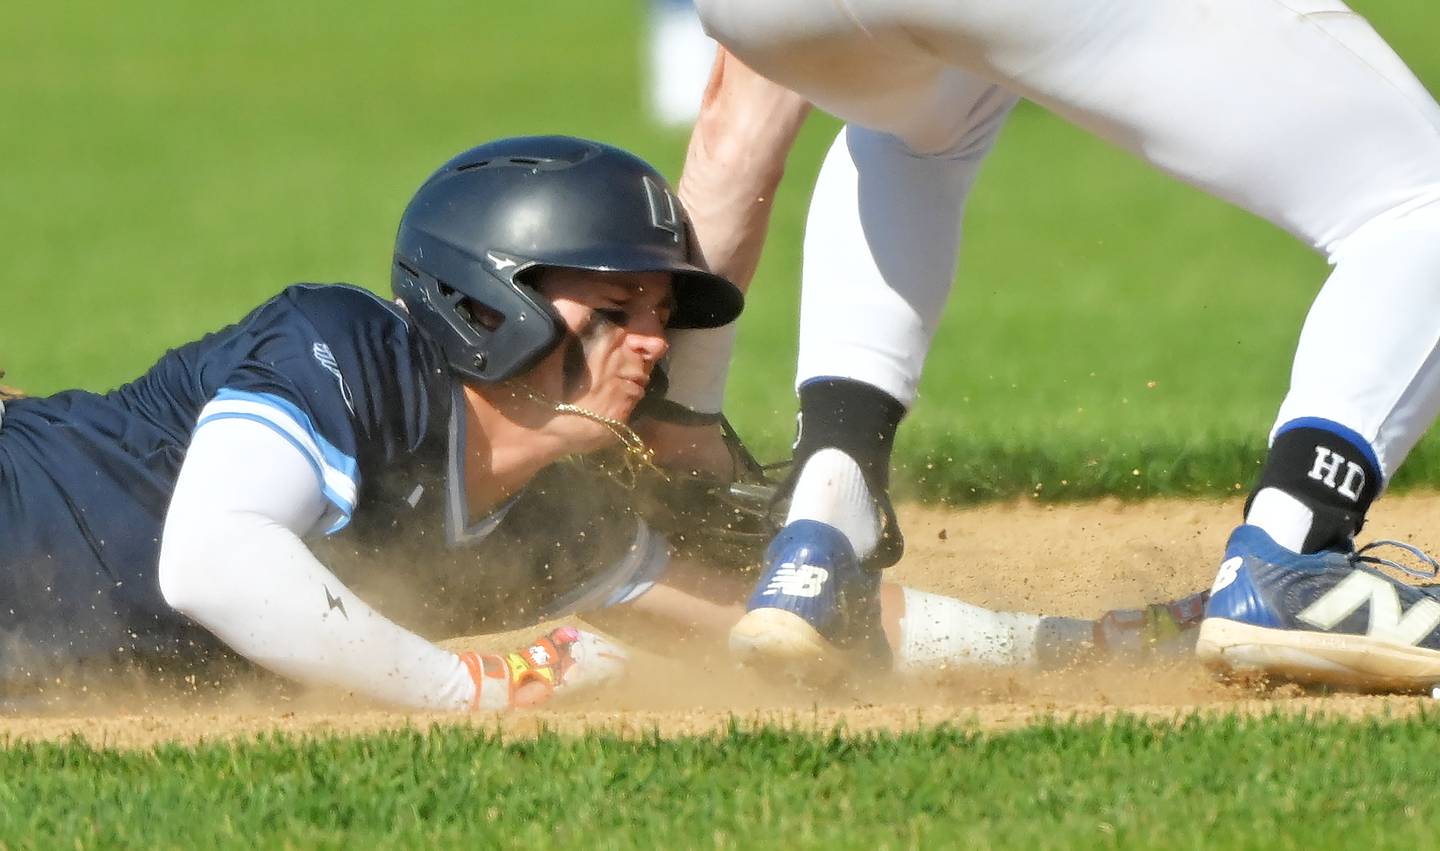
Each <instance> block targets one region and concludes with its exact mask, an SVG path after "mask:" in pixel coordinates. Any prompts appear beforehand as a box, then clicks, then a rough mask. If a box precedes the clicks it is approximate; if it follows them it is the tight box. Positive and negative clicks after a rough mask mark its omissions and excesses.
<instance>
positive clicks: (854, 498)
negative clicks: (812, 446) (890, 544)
mask: <svg viewBox="0 0 1440 851" xmlns="http://www.w3.org/2000/svg"><path fill="white" fill-rule="evenodd" d="M796 520H817V521H819V522H821V523H826V524H829V525H831V526H834V527H835V528H836V529H839V530H840V531H841V532H842V533H843V534H844V535H845V537H846V538H849V539H850V545H851V546H852V547H854V548H855V555H856V556H858V557H860V558H862V559H863V558H865V557H866V556H868V555H870V553H872V552H874V550H875V545H876V544H877V543H879V541H880V512H879V511H878V510H877V509H876V506H875V498H874V497H872V496H871V495H870V487H869V485H867V484H865V476H864V475H863V474H862V473H861V472H860V465H859V464H857V463H855V459H853V458H851V457H850V456H849V455H846V454H845V453H844V452H841V451H840V450H839V449H821V450H820V451H819V452H816V453H815V454H814V455H811V456H810V459H809V460H807V461H806V462H805V467H804V469H802V470H801V471H800V479H799V481H797V482H796V483H795V492H794V493H793V494H792V495H791V497H790V514H789V515H788V516H787V517H786V518H785V522H786V523H787V524H789V523H794V522H795V521H796Z"/></svg>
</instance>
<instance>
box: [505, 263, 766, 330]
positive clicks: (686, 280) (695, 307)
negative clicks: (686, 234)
mask: <svg viewBox="0 0 1440 851" xmlns="http://www.w3.org/2000/svg"><path fill="white" fill-rule="evenodd" d="M516 253H517V254H523V253H524V252H523V250H522V251H518V252H516ZM535 266H536V267H540V268H544V267H556V268H564V269H584V270H586V271H591V272H670V273H671V274H673V275H674V276H675V278H674V287H675V310H674V312H673V313H671V314H670V326H669V327H671V328H681V329H684V328H716V327H719V326H721V325H728V324H730V323H731V322H734V321H735V320H736V319H737V318H739V316H740V312H741V311H742V310H743V309H744V308H745V295H744V293H742V292H740V288H739V287H737V286H735V285H734V284H732V283H731V282H730V281H729V280H727V279H726V278H723V277H721V276H720V275H717V274H715V273H714V272H711V271H709V270H708V269H702V268H701V267H699V266H696V265H694V264H693V263H686V262H684V261H678V260H676V259H675V258H674V257H673V256H670V255H666V254H665V253H663V252H661V251H659V250H652V249H649V248H647V247H645V246H635V247H631V248H626V249H624V250H617V248H616V247H615V246H607V247H606V249H605V252H604V258H603V259H600V258H598V257H596V256H595V255H594V254H592V253H590V252H574V253H571V254H563V253H562V254H551V255H547V256H546V257H545V259H544V260H542V261H539V262H537V263H536V264H535Z"/></svg>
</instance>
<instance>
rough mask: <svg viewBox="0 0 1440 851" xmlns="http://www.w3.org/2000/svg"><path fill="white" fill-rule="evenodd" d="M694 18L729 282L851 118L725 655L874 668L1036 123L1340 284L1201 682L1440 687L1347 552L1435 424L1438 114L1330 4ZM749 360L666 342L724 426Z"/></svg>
mask: <svg viewBox="0 0 1440 851" xmlns="http://www.w3.org/2000/svg"><path fill="white" fill-rule="evenodd" d="M698 5H699V8H700V12H701V15H702V17H703V19H704V21H705V24H706V28H707V31H708V32H709V33H710V34H711V35H712V36H714V37H715V38H716V39H718V40H719V41H720V42H721V44H722V45H723V46H724V47H725V48H727V49H728V51H730V54H731V55H728V56H727V55H722V56H721V58H720V60H719V62H718V63H717V66H716V73H715V75H714V77H713V78H712V83H711V89H710V91H709V92H708V93H707V97H706V101H705V104H704V109H703V111H702V114H701V116H700V119H699V122H698V124H697V128H696V131H695V134H694V137H693V138H692V142H691V151H690V159H689V161H688V162H687V167H686V174H685V175H684V177H683V178H682V181H681V185H680V191H681V196H682V197H683V198H685V199H686V201H687V203H689V204H690V206H691V211H692V214H693V215H694V216H695V218H696V224H697V227H698V229H699V233H700V234H701V236H702V239H703V240H705V242H706V245H705V250H706V255H707V257H708V258H709V260H710V261H711V264H712V268H715V269H717V270H719V271H722V272H723V271H725V270H726V269H727V268H729V266H730V265H731V264H732V263H733V264H739V265H743V264H745V263H746V262H749V259H748V258H750V257H752V256H753V254H754V253H755V251H756V250H757V246H758V245H759V243H760V241H761V240H762V239H763V232H764V225H765V217H766V213H767V212H768V203H769V202H768V199H769V198H770V197H771V196H772V195H773V191H774V188H775V185H776V183H777V182H778V179H779V174H780V166H781V163H782V162H783V157H784V152H785V151H786V150H788V148H789V145H790V142H791V141H792V140H793V138H794V134H795V130H796V128H798V126H799V123H800V121H801V119H802V118H803V116H804V114H805V110H806V108H807V106H806V101H809V102H813V103H814V104H816V105H818V106H819V107H820V108H822V109H825V110H828V111H830V112H833V113H834V114H835V115H837V116H839V117H841V118H842V119H844V120H845V121H846V122H847V124H846V126H845V127H844V129H843V130H842V132H841V133H840V134H839V136H838V138H837V139H836V140H835V143H834V145H833V147H832V148H831V150H830V153H829V155H828V157H827V158H826V161H825V164H824V166H823V169H822V171H821V174H820V177H819V180H818V183H817V185H816V187H815V191H814V196H813V199H812V202H811V207H810V214H809V220H808V223H807V231H806V237H805V252H804V273H803V277H804V281H803V296H802V318H801V328H800V358H799V367H798V371H797V382H796V384H797V389H798V392H799V397H800V423H801V428H800V433H799V438H798V441H797V446H796V450H795V463H796V468H795V469H796V475H795V476H794V477H793V479H792V480H791V482H790V486H791V487H792V488H793V499H792V501H791V504H790V509H789V516H788V521H789V522H788V524H787V525H786V527H785V529H784V530H783V531H782V532H781V533H780V534H779V535H778V536H777V537H776V538H775V540H774V542H773V545H772V547H771V549H770V552H769V554H768V555H767V556H766V559H765V561H764V568H763V570H762V573H761V576H760V579H759V581H758V583H757V584H756V586H755V591H754V593H753V595H752V596H751V597H750V600H749V603H748V612H747V614H746V615H745V617H744V618H743V619H742V620H741V621H740V622H739V624H738V625H737V626H736V628H735V630H734V632H733V633H732V646H733V647H734V649H735V650H736V651H737V652H738V653H740V654H741V655H742V656H744V657H746V658H750V659H764V660H769V661H775V660H784V661H787V662H790V663H793V664H796V665H800V666H802V667H803V666H807V665H814V664H822V663H823V660H825V659H827V658H833V657H835V656H837V655H841V654H842V653H843V652H844V651H847V650H869V651H873V652H876V653H883V651H884V645H883V642H880V641H879V639H878V636H879V635H880V631H879V630H878V628H877V626H876V624H877V618H878V612H879V608H878V605H877V599H878V598H877V593H876V589H877V588H878V587H879V584H880V577H879V573H878V569H879V568H882V567H884V566H885V565H887V564H889V563H891V562H892V561H893V560H894V559H895V558H896V557H897V556H898V554H899V552H900V548H901V539H900V535H899V530H898V529H897V528H896V524H895V520H894V513H893V511H892V510H891V508H890V504H889V499H888V497H887V494H886V488H887V481H886V479H887V475H888V470H889V465H890V450H891V444H892V441H893V438H894V435H895V432H896V429H897V427H898V425H899V423H900V421H901V419H902V418H903V417H904V415H905V413H906V411H907V410H908V409H909V407H910V406H911V404H912V403H913V402H914V400H915V388H916V384H917V382H918V380H919V377H920V370H921V366H922V364H923V362H924V359H925V355H926V351H927V349H928V347H929V344H930V339H931V336H932V334H933V333H934V330H935V327H936V321H937V320H938V318H939V316H940V312H941V308H942V306H943V304H944V302H945V300H946V298H947V295H948V292H949V289H950V286H951V281H952V278H953V276H954V272H955V266H956V258H957V252H958V249H959V241H960V232H961V214H962V211H963V209H964V205H965V201H966V198H967V197H968V196H969V194H970V191H971V188H972V186H973V185H974V182H975V178H976V174H977V172H978V170H979V167H980V164H981V162H982V161H983V160H984V158H985V155H986V153H987V152H988V151H989V149H990V147H991V145H992V144H993V143H994V140H995V138H996V134H997V133H998V132H999V129H1000V127H1001V125H1002V123H1003V122H1004V119H1005V116H1006V114H1007V113H1008V112H1009V110H1010V108H1011V107H1012V105H1013V104H1014V103H1015V101H1016V99H1017V98H1018V97H1026V98H1029V99H1031V100H1033V101H1035V102H1036V103H1038V104H1040V105H1042V106H1044V107H1046V108H1047V109H1050V110H1052V111H1053V112H1055V113H1056V114H1057V115H1059V116H1061V117H1063V118H1065V119H1067V120H1069V121H1071V122H1073V123H1074V124H1076V125H1077V126H1079V127H1082V128H1084V129H1086V130H1088V131H1090V132H1092V133H1094V134H1096V135H1098V136H1100V137H1102V138H1104V139H1106V140H1108V141H1110V142H1111V143H1113V144H1115V145H1117V146H1120V147H1121V148H1123V149H1125V150H1128V151H1130V152H1132V153H1134V154H1135V155H1136V156H1139V157H1142V158H1143V159H1144V160H1145V161H1147V162H1149V163H1151V164H1153V165H1154V166H1156V167H1157V168H1159V169H1162V170H1164V171H1166V172H1168V173H1170V174H1172V175H1174V176H1175V177H1177V178H1179V179H1181V180H1184V181H1186V182H1187V183H1190V184H1191V185H1193V186H1196V187H1198V188H1200V189H1202V190H1204V191H1206V192H1209V193H1211V194H1213V195H1215V196H1217V197H1219V198H1222V199H1225V200H1227V201H1229V202H1231V203H1233V204H1236V205H1238V206H1240V207H1242V208H1244V209H1246V210H1249V211H1251V212H1253V213H1255V214H1256V215H1259V216H1261V217H1263V218H1265V219H1266V220H1268V221H1270V222H1272V223H1274V224H1275V225H1277V226H1279V227H1282V228H1284V229H1286V230H1288V231H1289V232H1291V233H1293V234H1294V235H1295V236H1296V237H1297V238H1299V239H1301V240H1303V241H1304V242H1305V243H1306V244H1307V245H1309V246H1311V247H1312V248H1314V249H1315V250H1316V251H1319V252H1322V253H1323V254H1324V255H1325V256H1326V257H1327V258H1328V259H1329V260H1330V261H1331V263H1332V264H1333V266H1334V271H1333V273H1332V274H1331V276H1330V279H1329V280H1328V281H1327V282H1326V283H1325V286H1324V287H1323V289H1322V290H1321V291H1320V294H1319V295H1318V297H1317V298H1316V301H1315V304H1314V306H1313V308H1312V309H1311V311H1310V315H1309V316H1308V318H1307V319H1306V322H1305V326H1304V328H1303V330H1302V332H1301V335H1300V341H1299V346H1298V350H1297V352H1296V356H1295V363H1294V370H1293V373H1292V379H1291V386H1290V391H1289V393H1288V395H1287V396H1286V397H1285V399H1284V401H1283V402H1282V404H1281V406H1280V410H1279V414H1278V416H1277V417H1276V420H1275V425H1274V428H1273V429H1272V431H1271V433H1270V451H1269V455H1268V458H1267V461H1266V463H1265V466H1264V468H1263V471H1262V473H1261V475H1260V479H1259V481H1258V483H1257V484H1256V487H1255V489H1254V491H1253V493H1252V494H1251V497H1250V500H1249V502H1248V503H1247V507H1246V512H1245V518H1244V523H1243V524H1242V525H1241V526H1239V527H1238V528H1237V529H1236V530H1235V532H1234V534H1233V535H1232V536H1231V538H1230V541H1229V544H1228V547H1227V549H1226V552H1225V554H1224V557H1223V559H1222V560H1221V565H1220V570H1219V573H1218V575H1217V577H1216V580H1215V584H1214V587H1213V592H1214V593H1213V596H1212V598H1211V599H1210V601H1209V607H1208V610H1207V613H1206V618H1205V621H1204V625H1203V627H1202V628H1201V631H1200V639H1199V645H1198V649H1199V652H1200V654H1201V656H1202V657H1203V658H1204V659H1205V660H1206V661H1207V662H1209V663H1210V664H1212V665H1214V666H1216V667H1217V668H1220V669H1222V670H1230V669H1236V668H1258V669H1260V670H1262V671H1266V672H1270V673H1275V674H1281V675H1285V676H1292V677H1296V678H1300V679H1326V680H1331V681H1337V682H1340V683H1342V684H1347V685H1359V686H1368V685H1375V684H1380V685H1390V686H1402V687H1409V686H1428V685H1429V684H1431V683H1433V682H1436V681H1440V600H1437V599H1436V598H1435V596H1434V595H1432V594H1431V593H1430V592H1429V591H1426V590H1421V589H1418V588H1415V587H1412V586H1411V585H1409V584H1406V583H1404V582H1399V581H1397V580H1395V579H1393V578H1391V577H1389V576H1387V575H1385V574H1382V573H1380V572H1377V571H1375V570H1373V569H1372V568H1371V567H1370V566H1367V565H1368V564H1369V563H1370V562H1373V561H1374V560H1375V559H1374V558H1373V555H1372V554H1371V553H1368V552H1367V553H1365V554H1359V553H1357V552H1356V550H1355V545H1354V537H1355V535H1356V534H1357V533H1358V532H1359V531H1360V528H1361V526H1362V524H1363V522H1364V519H1365V515H1366V512H1367V511H1368V510H1369V508H1370V505H1371V503H1372V502H1373V501H1374V500H1375V498H1376V497H1377V496H1378V495H1379V494H1380V493H1381V491H1382V490H1383V489H1384V486H1385V483H1386V482H1387V480H1388V479H1389V477H1390V476H1391V475H1393V474H1394V472H1395V470H1396V469H1397V468H1398V467H1399V466H1400V464H1401V462H1402V461H1403V460H1404V459H1405V456H1406V454H1407V453H1408V452H1409V451H1410V450H1411V448H1412V447H1413V446H1414V445H1415V443H1416V441H1417V440H1418V439H1419V437H1420V436H1421V434H1422V433H1423V432H1424V431H1425V429H1426V428H1428V427H1429V425H1430V423H1431V422H1432V421H1433V420H1434V418H1435V415H1436V412H1437V407H1440V368H1437V360H1440V349H1437V343H1436V340H1437V332H1436V327H1437V319H1436V317H1440V107H1437V105H1436V103H1435V101H1434V99H1433V98H1432V97H1431V96H1430V94H1429V93H1427V92H1426V90H1425V88H1424V87H1423V86H1422V85H1421V84H1420V83H1419V82H1418V81H1417V80H1416V78H1415V77H1414V76H1413V75H1412V74H1411V72H1410V71H1409V70H1408V69H1407V68H1406V67H1405V65H1404V63H1403V62H1402V61H1401V60H1400V58H1399V57H1397V56H1396V55H1395V54H1394V52H1393V51H1391V49H1390V48H1389V47H1388V46H1387V45H1386V44H1385V42H1384V41H1383V40H1382V39H1381V38H1380V36H1379V35H1377V34H1376V32H1375V31H1374V30H1373V29H1372V28H1371V27H1370V26H1369V25H1368V24H1367V23H1366V22H1365V20H1364V19H1362V18H1361V17H1360V16H1359V15H1356V14H1355V13H1354V12H1352V11H1351V10H1350V9H1349V8H1347V7H1346V6H1345V5H1344V4H1342V3H1341V2H1339V0H1178V2H1165V3H1156V2H1151V0H1099V2H1092V1H1091V0H1086V2H1078V0H1021V2H1012V3H985V2H978V0H944V2H941V0H701V2H700V3H699V4H698ZM736 57H738V58H739V60H740V61H736ZM742 63H743V64H742ZM751 69H754V70H753V71H752V70H751ZM756 72H758V74H757V73H756ZM767 78H768V79H767ZM770 81H773V82H770ZM776 84H779V85H776ZM782 86H783V88H782ZM791 90H793V92H795V93H798V94H792V93H791ZM731 339H733V329H729V328H724V329H719V330H715V331H708V332H689V333H687V334H686V335H684V336H682V337H677V339H676V341H675V346H674V352H673V353H672V357H673V359H674V361H675V363H676V368H675V369H673V370H672V371H671V378H672V384H671V389H670V395H671V398H672V399H674V400H675V401H676V402H677V404H679V405H681V406H683V407H685V408H687V409H689V410H691V411H693V412H696V413H698V414H701V415H703V414H704V413H707V412H713V411H718V410H719V407H718V404H719V399H720V393H721V389H722V388H723V382H724V374H723V371H722V370H720V369H719V368H718V367H717V366H716V365H717V364H721V363H724V362H725V361H726V353H727V352H728V349H729V346H730V341H731ZM692 351H693V352H697V353H700V354H699V356H694V357H692V355H691V352H692ZM703 428H704V425H703V421H702V420H701V419H696V418H692V420H691V421H690V423H689V424H686V425H683V426H677V427H676V429H674V430H672V433H671V434H670V435H668V436H666V437H665V441H666V442H667V444H669V445H672V446H684V447H687V454H688V455H689V456H690V457H693V458H698V459H702V460H704V459H713V458H715V456H716V453H715V452H714V451H713V449H711V448H707V447H713V440H709V441H708V442H707V439H706V438H705V437H704V436H703ZM712 463H713V462H712ZM795 564H806V565H812V566H814V567H816V568H818V569H821V570H823V571H824V572H825V573H826V575H827V577H828V579H827V582H828V583H830V584H829V585H828V586H827V588H826V589H825V592H824V593H821V594H816V595H812V596H803V595H794V594H789V593H785V591H784V589H783V588H782V589H780V590H778V591H777V590H776V589H775V586H774V584H773V580H774V578H775V576H777V575H778V573H779V572H780V571H782V570H788V569H789V568H787V567H786V566H787V565H795Z"/></svg>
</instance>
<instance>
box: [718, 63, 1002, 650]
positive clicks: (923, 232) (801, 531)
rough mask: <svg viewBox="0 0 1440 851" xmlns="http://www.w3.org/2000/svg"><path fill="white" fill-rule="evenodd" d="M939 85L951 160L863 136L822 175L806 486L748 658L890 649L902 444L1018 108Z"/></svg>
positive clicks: (951, 76)
mask: <svg viewBox="0 0 1440 851" xmlns="http://www.w3.org/2000/svg"><path fill="white" fill-rule="evenodd" d="M931 91H936V92H941V93H943V95H944V96H945V97H946V98H949V99H950V101H951V102H952V104H953V106H954V107H955V109H954V110H953V111H952V112H951V113H950V114H951V115H954V116H961V118H960V119H953V118H952V119H951V120H950V121H949V122H948V124H949V126H948V127H946V128H945V129H946V134H945V135H944V136H941V135H939V134H932V135H931V136H930V137H929V138H928V141H931V142H943V144H944V145H945V147H944V148H943V149H942V150H941V151H939V152H938V153H929V154H923V153H919V152H917V151H916V149H915V148H914V147H913V146H912V145H911V144H909V143H907V142H906V141H904V140H902V139H901V138H899V137H897V136H894V135H892V134H888V133H878V132H874V131H868V130H864V129H862V128H858V127H854V126H851V127H849V128H846V130H845V131H844V132H842V133H841V135H840V136H839V138H837V140H836V142H835V145H834V146H833V147H832V149H831V151H830V154H829V156H828V157H827V158H826V162H825V165H824V167H823V168H822V170H821V174H820V178H819V181H818V183H817V186H816V189H815V194H814V198H813V199H812V203H811V209H810V216H809V221H808V223H807V227H806V243H805V266H804V285H803V291H802V308H801V327H800V363H799V368H798V376H797V384H798V392H799V396H800V417H799V435H798V438H797V442H796V449H795V465H796V466H795V474H794V479H793V480H792V481H793V485H794V489H793V493H792V498H791V503H790V512H789V515H788V517H787V525H786V527H785V529H784V530H783V531H782V533H781V534H780V535H779V536H778V537H777V538H776V540H775V541H774V543H773V544H772V546H771V547H770V550H769V551H768V552H767V554H766V557H765V560H764V565H763V570H762V573H761V576H760V579H759V581H758V582H757V584H756V587H755V592H754V593H753V594H752V595H751V597H750V600H749V604H748V607H747V608H748V612H747V614H746V615H745V617H744V618H742V619H741V620H740V622H739V623H738V624H737V625H736V626H735V628H734V630H733V631H732V632H731V646H732V648H733V649H734V651H735V652H736V653H737V655H738V656H739V657H740V658H741V659H744V660H751V659H755V660H763V661H765V662H766V663H769V664H774V663H777V662H778V663H782V664H787V665H792V666H798V667H807V668H812V669H817V668H818V669H819V670H820V672H822V673H823V672H828V671H834V670H838V669H839V668H841V667H843V664H842V663H843V661H844V660H842V658H841V657H842V655H844V653H845V651H851V650H859V651H866V652H869V653H870V655H872V656H875V657H884V656H886V655H887V653H886V652H885V645H884V642H883V641H881V640H880V635H879V629H878V626H877V624H878V621H879V614H878V613H879V604H878V601H877V596H876V595H877V589H878V588H879V581H880V580H879V574H878V570H879V568H882V567H885V566H888V565H889V564H892V563H894V561H895V560H896V559H897V558H898V557H899V555H900V550H901V539H900V533H899V529H898V526H897V524H896V522H895V516H894V511H893V510H892V508H891V506H890V501H889V496H888V494H887V487H888V477H889V467H890V452H891V447H892V445H893V442H894V438H895V432H896V429H897V428H898V426H899V423H900V420H901V418H902V417H903V416H904V414H905V412H906V409H907V408H908V406H909V405H910V404H911V403H912V402H913V401H914V398H915V388H916V385H917V383H918V382H919V378H920V369H921V366H922V365H923V363H924V358H925V352H926V350H927V349H928V347H929V344H930V340H931V337H932V336H933V334H934V332H935V325H936V322H937V321H938V318H939V315H940V310H941V308H942V307H943V305H944V302H945V299H946V297H947V296H948V294H949V290H950V285H951V281H952V280H953V278H954V274H955V262H956V254H957V251H958V247H959V238H960V219H961V213H962V209H963V206H964V201H965V198H966V196H967V195H968V194H969V191H970V188H971V186H972V185H973V183H974V180H975V176H976V173H977V171H978V169H979V166H980V163H981V161H982V160H983V158H984V156H985V154H986V153H987V152H988V151H989V149H990V147H991V145H992V143H993V141H994V139H995V135H996V133H998V131H999V128H1000V126H1001V124H1002V123H1003V121H1004V118H1005V116H1006V115H1007V114H1008V112H1009V109H1010V107H1011V106H1012V105H1013V104H1014V99H1013V98H1011V97H1009V96H1007V95H1003V94H1002V93H999V92H998V91H997V90H996V89H995V88H994V87H992V86H988V85H985V84H983V83H980V82H979V81H976V80H974V79H973V78H969V77H966V76H964V75H960V74H958V73H955V72H952V71H949V70H942V71H941V73H939V74H937V75H936V76H935V77H934V78H933V79H932V88H931ZM862 199H864V201H865V203H862ZM807 673H815V671H814V670H811V671H808V672H807Z"/></svg>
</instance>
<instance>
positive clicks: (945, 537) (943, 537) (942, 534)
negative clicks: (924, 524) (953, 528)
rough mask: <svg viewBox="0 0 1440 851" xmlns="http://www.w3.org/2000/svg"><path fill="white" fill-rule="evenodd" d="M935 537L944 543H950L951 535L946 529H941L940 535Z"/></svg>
mask: <svg viewBox="0 0 1440 851" xmlns="http://www.w3.org/2000/svg"><path fill="white" fill-rule="evenodd" d="M935 537H937V538H939V539H940V540H942V541H948V540H950V533H949V532H948V531H946V530H944V529H941V530H940V534H938V535H936V536H935Z"/></svg>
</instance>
